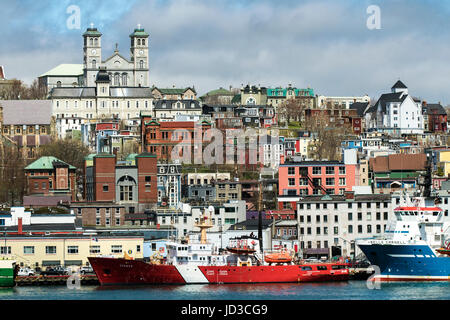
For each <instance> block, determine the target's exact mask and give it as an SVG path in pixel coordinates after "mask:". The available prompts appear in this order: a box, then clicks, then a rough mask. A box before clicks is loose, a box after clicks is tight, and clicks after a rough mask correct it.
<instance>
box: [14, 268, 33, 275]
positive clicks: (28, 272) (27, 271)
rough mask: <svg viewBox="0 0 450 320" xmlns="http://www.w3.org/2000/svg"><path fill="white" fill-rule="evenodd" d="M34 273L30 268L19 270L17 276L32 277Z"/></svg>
mask: <svg viewBox="0 0 450 320" xmlns="http://www.w3.org/2000/svg"><path fill="white" fill-rule="evenodd" d="M35 274H36V272H35V271H34V270H33V269H30V268H27V267H25V268H20V270H19V272H18V273H17V275H18V276H34V275H35Z"/></svg>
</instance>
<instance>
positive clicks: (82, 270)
mask: <svg viewBox="0 0 450 320" xmlns="http://www.w3.org/2000/svg"><path fill="white" fill-rule="evenodd" d="M80 273H81V274H87V273H94V269H92V267H91V266H85V267H81V268H80Z"/></svg>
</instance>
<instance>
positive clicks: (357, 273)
mask: <svg viewBox="0 0 450 320" xmlns="http://www.w3.org/2000/svg"><path fill="white" fill-rule="evenodd" d="M349 272H350V280H367V279H368V278H369V277H370V276H371V275H372V274H374V273H375V270H374V269H372V268H350V269H349Z"/></svg>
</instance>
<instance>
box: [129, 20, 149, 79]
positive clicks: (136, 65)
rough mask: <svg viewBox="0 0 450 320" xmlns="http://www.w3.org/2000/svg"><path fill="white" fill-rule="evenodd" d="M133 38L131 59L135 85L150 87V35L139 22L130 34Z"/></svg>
mask: <svg viewBox="0 0 450 320" xmlns="http://www.w3.org/2000/svg"><path fill="white" fill-rule="evenodd" d="M130 38H131V47H130V51H131V61H132V62H133V69H134V72H133V73H134V85H135V86H136V87H139V86H140V87H148V86H149V81H148V74H149V66H148V42H149V35H148V33H147V32H145V30H144V28H142V27H141V25H140V24H139V25H138V27H137V28H136V29H134V32H133V33H132V34H130Z"/></svg>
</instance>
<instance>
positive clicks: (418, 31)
mask: <svg viewBox="0 0 450 320" xmlns="http://www.w3.org/2000/svg"><path fill="white" fill-rule="evenodd" d="M0 1H1V5H0V8H1V11H2V19H1V20H0V30H1V31H0V40H1V43H2V45H1V46H0V65H3V66H4V67H5V70H6V76H7V78H18V79H21V80H23V81H25V82H26V83H28V84H29V83H31V81H32V80H33V79H34V78H36V77H38V76H39V75H40V74H42V73H45V72H46V71H48V70H50V69H52V68H53V67H56V66H57V65H58V64H60V63H82V59H83V55H82V50H83V48H82V33H83V32H84V31H85V29H86V28H87V27H88V26H89V25H90V23H94V25H95V26H96V27H97V28H98V29H99V30H100V31H101V32H102V33H103V36H102V44H103V57H102V58H103V59H106V58H107V57H109V56H110V55H111V54H112V53H113V51H114V47H115V44H116V43H118V46H119V51H120V53H121V54H122V55H124V56H125V57H127V58H129V56H130V50H129V46H130V40H129V34H130V33H132V31H133V29H134V28H135V27H136V25H137V24H138V23H139V24H141V25H142V26H143V27H144V28H145V30H146V31H147V32H148V33H149V34H150V50H149V51H150V61H149V62H150V84H151V85H156V86H160V87H169V86H170V87H171V86H172V85H175V86H177V87H185V86H192V85H194V86H195V88H196V90H197V92H198V93H199V95H202V94H204V93H205V92H207V91H209V90H212V89H216V88H218V87H225V88H228V87H229V86H230V85H231V86H233V87H240V86H241V84H247V83H250V84H254V85H258V84H261V85H262V86H266V87H277V86H283V87H285V86H287V85H288V84H289V83H291V84H292V85H294V86H296V87H311V88H313V89H314V91H315V93H316V94H320V95H333V96H353V95H358V96H359V95H364V94H368V95H369V96H370V97H372V98H378V96H379V95H380V94H381V93H384V92H389V91H390V88H391V86H392V85H393V84H394V83H395V82H396V81H397V80H398V79H401V80H402V81H403V82H404V83H405V84H406V85H407V86H408V87H409V90H410V93H411V94H412V95H414V96H417V97H420V98H422V99H424V100H426V101H428V102H430V103H432V102H441V103H442V104H444V105H446V104H450V90H449V89H450V86H449V81H448V79H449V77H450V5H449V4H448V2H447V1H439V0H436V1H432V0H422V1H419V0H417V1H416V0H384V1H382V0H373V1H364V0H332V1H331V0H330V1H327V0H323V1H322V0H311V1H309V0H297V1H293V0H292V1H289V0H286V1H268V0H257V1H256V0H255V1H252V0H247V1H245V0H173V1H172V0H105V1H100V0H98V1H92V0H66V1H64V0H63V1H61V0H40V1H35V0H20V1H19V0H18V1H7V0H0ZM70 5H76V6H78V7H79V8H80V21H81V28H80V29H69V28H68V27H67V20H68V19H69V17H70V16H71V14H70V13H67V8H68V7H69V6H70ZM370 5H377V6H379V8H380V13H381V15H380V21H381V29H374V30H370V29H369V28H367V20H368V19H369V18H370V16H371V14H369V13H367V8H368V6H370Z"/></svg>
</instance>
